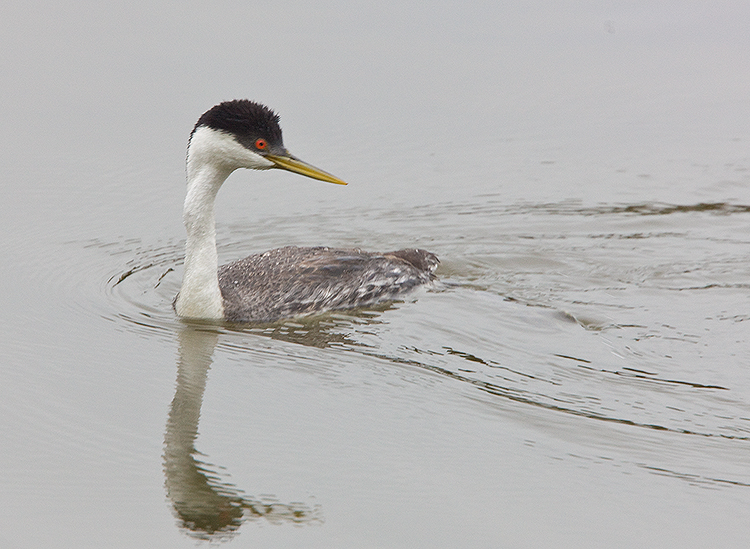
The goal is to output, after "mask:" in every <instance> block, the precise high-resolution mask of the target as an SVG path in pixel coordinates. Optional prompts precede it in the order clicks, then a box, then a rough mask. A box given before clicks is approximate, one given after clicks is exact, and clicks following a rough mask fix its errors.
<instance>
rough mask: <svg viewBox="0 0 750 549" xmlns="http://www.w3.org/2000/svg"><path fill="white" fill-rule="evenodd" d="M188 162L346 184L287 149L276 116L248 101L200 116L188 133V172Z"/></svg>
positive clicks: (219, 106)
mask: <svg viewBox="0 0 750 549" xmlns="http://www.w3.org/2000/svg"><path fill="white" fill-rule="evenodd" d="M191 163H197V164H206V163H210V164H214V165H217V166H219V167H221V168H222V169H224V170H228V171H230V172H231V171H233V170H236V169H237V168H250V169H255V170H268V169H272V168H279V169H282V170H288V171H290V172H295V173H298V174H301V175H304V176H307V177H311V178H313V179H320V180H321V181H327V182H329V183H337V184H339V185H346V182H344V181H342V180H341V179H339V178H338V177H336V176H333V175H331V174H329V173H328V172H325V171H323V170H321V169H319V168H316V167H315V166H312V165H311V164H308V163H307V162H304V161H303V160H300V159H299V158H297V157H295V156H294V155H292V154H291V153H290V152H289V151H288V150H286V148H285V147H284V141H283V139H282V136H281V126H279V116H278V115H277V114H276V113H275V112H273V111H272V110H271V109H269V108H268V107H266V106H265V105H261V104H260V103H255V102H253V101H249V100H247V99H238V100H234V101H226V102H224V103H220V104H218V105H216V106H215V107H212V108H211V109H209V110H208V111H206V112H205V113H203V116H201V117H200V118H199V119H198V122H197V123H196V124H195V128H193V132H192V133H191V134H190V141H189V143H188V170H190V167H191Z"/></svg>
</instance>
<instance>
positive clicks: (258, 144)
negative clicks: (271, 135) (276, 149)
mask: <svg viewBox="0 0 750 549" xmlns="http://www.w3.org/2000/svg"><path fill="white" fill-rule="evenodd" d="M255 148H256V149H258V150H259V151H264V150H266V149H267V148H268V141H266V140H265V139H263V138H261V139H256V140H255Z"/></svg>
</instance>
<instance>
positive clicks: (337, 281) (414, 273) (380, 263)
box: [219, 246, 438, 322]
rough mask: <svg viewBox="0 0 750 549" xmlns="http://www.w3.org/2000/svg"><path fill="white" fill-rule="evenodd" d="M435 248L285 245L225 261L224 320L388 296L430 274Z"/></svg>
mask: <svg viewBox="0 0 750 549" xmlns="http://www.w3.org/2000/svg"><path fill="white" fill-rule="evenodd" d="M437 265H438V258H437V256H436V255H435V254H433V253H430V252H427V251H424V250H419V249H407V250H398V251H395V252H387V253H383V254H377V253H369V252H363V251H361V250H359V249H335V248H326V247H316V248H297V247H295V246H288V247H285V248H278V249H276V250H271V251H268V252H265V253H262V254H256V255H251V256H249V257H246V258H245V259H241V260H239V261H235V262H234V263H229V264H227V265H223V266H222V267H220V268H219V287H220V289H221V295H222V299H223V303H224V316H225V318H226V320H229V321H234V322H273V321H275V320H278V319H281V318H286V317H292V316H297V315H305V314H311V313H316V312H322V311H327V310H331V309H351V308H355V307H364V306H367V305H372V304H374V303H377V302H380V301H388V300H391V299H395V298H397V297H398V296H400V295H402V294H404V293H406V292H408V291H409V290H412V289H414V288H415V287H416V286H419V285H420V284H424V283H426V282H429V281H430V280H432V279H433V278H434V275H433V272H434V271H435V269H436V268H437Z"/></svg>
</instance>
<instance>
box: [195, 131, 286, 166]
mask: <svg viewBox="0 0 750 549" xmlns="http://www.w3.org/2000/svg"><path fill="white" fill-rule="evenodd" d="M188 158H189V159H190V160H191V161H198V162H199V163H212V164H219V165H222V166H223V167H225V168H227V169H230V170H235V169H237V168H251V169H254V170H267V169H269V168H273V167H274V166H275V164H274V163H273V162H271V161H270V160H266V159H265V158H263V157H262V156H261V155H259V154H256V153H254V152H253V151H251V150H249V149H247V148H246V147H243V146H242V145H240V144H239V143H238V142H237V140H235V139H234V137H232V136H231V135H230V134H228V133H224V132H220V131H217V130H214V129H211V128H208V127H206V126H201V127H200V128H198V129H197V130H195V132H194V133H193V136H192V138H191V139H190V146H189V147H188Z"/></svg>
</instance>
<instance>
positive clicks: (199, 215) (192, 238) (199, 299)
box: [175, 163, 232, 319]
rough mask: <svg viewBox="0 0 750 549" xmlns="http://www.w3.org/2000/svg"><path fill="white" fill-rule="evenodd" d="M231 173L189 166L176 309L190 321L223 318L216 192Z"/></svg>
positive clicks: (222, 169) (204, 165)
mask: <svg viewBox="0 0 750 549" xmlns="http://www.w3.org/2000/svg"><path fill="white" fill-rule="evenodd" d="M230 173H232V170H230V169H227V168H224V167H221V166H217V165H215V164H210V163H205V164H202V165H200V166H198V167H195V166H191V165H190V164H189V165H188V190H187V196H186V197H185V207H184V210H183V221H184V223H185V230H186V231H187V241H186V243H185V274H184V275H183V278H182V289H180V294H179V295H178V296H177V301H176V302H175V310H176V311H177V314H178V315H180V316H184V317H188V318H206V319H221V318H224V305H223V304H222V299H221V291H220V290H219V277H218V275H217V269H218V268H219V258H218V255H217V253H216V222H215V217H214V202H215V200H216V193H218V192H219V189H220V188H221V184H222V183H224V181H225V180H226V178H227V177H229V174H230Z"/></svg>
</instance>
